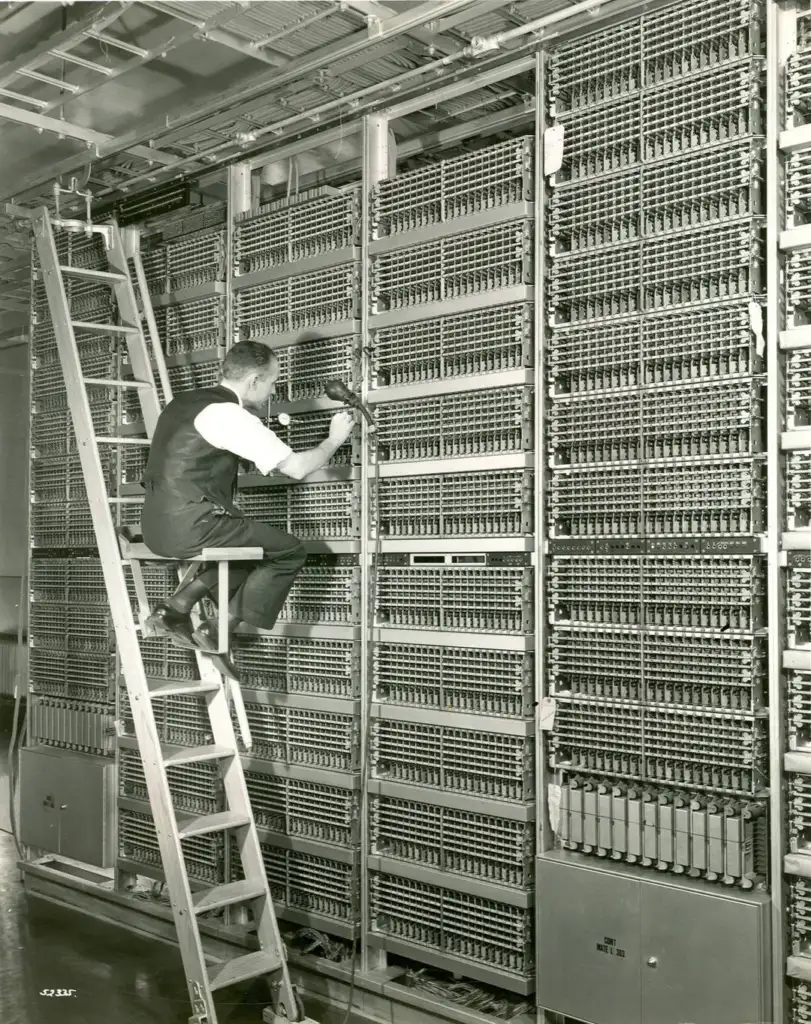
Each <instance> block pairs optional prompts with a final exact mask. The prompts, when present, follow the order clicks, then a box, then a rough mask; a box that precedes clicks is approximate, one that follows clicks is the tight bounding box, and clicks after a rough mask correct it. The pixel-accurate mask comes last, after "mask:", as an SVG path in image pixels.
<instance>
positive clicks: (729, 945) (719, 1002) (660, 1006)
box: [641, 885, 771, 1024]
mask: <svg viewBox="0 0 811 1024" xmlns="http://www.w3.org/2000/svg"><path fill="white" fill-rule="evenodd" d="M641 888H642V893H641V904H642V906H641V920H642V931H641V938H642V1020H643V1021H644V1022H645V1024H744V1022H748V1021H751V1022H753V1024H754V1022H759V1021H766V1020H770V1019H771V1018H770V1015H769V1014H768V1013H767V1011H766V1009H765V1006H764V1003H765V993H764V986H765V981H766V977H767V975H766V971H767V963H766V961H767V956H766V953H767V949H766V939H765V929H766V927H767V914H766V909H765V907H764V905H763V904H762V903H758V902H756V901H754V900H752V901H744V900H736V899H724V898H723V897H720V896H712V895H709V894H704V893H696V892H689V891H687V890H683V889H681V890H680V889H678V888H675V887H671V886H661V885H643V886H642V887H641Z"/></svg>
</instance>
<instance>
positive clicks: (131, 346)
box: [107, 224, 161, 437]
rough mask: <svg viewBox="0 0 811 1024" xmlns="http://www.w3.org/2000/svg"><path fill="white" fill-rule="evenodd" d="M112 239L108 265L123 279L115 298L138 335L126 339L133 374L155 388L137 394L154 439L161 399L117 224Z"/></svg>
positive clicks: (126, 325) (112, 230)
mask: <svg viewBox="0 0 811 1024" xmlns="http://www.w3.org/2000/svg"><path fill="white" fill-rule="evenodd" d="M109 239H110V244H109V247H108V249H107V262H108V263H109V265H110V266H111V267H112V268H113V269H114V270H115V271H116V272H117V273H119V274H121V275H122V277H123V280H121V281H118V282H117V283H116V284H115V286H114V291H115V298H116V302H117V304H118V309H119V311H120V313H121V319H122V321H123V323H124V326H125V327H133V328H135V330H136V332H137V333H134V334H128V335H127V339H126V341H127V352H128V354H129V358H130V365H131V366H132V372H133V374H134V375H135V379H136V380H142V381H147V382H149V383H150V384H151V385H152V387H150V388H143V389H142V390H140V391H139V392H138V398H139V400H140V403H141V411H142V412H143V417H144V424H145V426H146V432H147V436H148V437H151V436H152V434H153V433H154V431H155V426H156V425H157V422H158V417H159V416H160V413H161V406H160V399H159V397H158V393H157V390H156V389H155V387H154V383H155V377H154V374H153V371H152V361H151V359H150V357H149V350H148V348H147V343H146V338H145V337H144V332H143V325H142V323H141V317H140V316H139V314H138V303H137V301H136V298H135V290H134V288H133V286H132V278H131V276H130V270H129V264H128V262H127V253H126V251H125V249H124V242H123V239H122V237H121V231H120V229H119V227H118V225H117V224H112V225H110V234H109ZM150 310H151V306H150Z"/></svg>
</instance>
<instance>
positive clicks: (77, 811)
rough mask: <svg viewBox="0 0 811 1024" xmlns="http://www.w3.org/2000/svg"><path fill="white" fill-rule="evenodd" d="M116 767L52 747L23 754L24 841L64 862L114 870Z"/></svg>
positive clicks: (22, 834)
mask: <svg viewBox="0 0 811 1024" xmlns="http://www.w3.org/2000/svg"><path fill="white" fill-rule="evenodd" d="M114 800H115V765H114V763H113V762H112V761H110V760H109V759H108V758H104V757H97V756H95V755H92V754H74V755H70V754H68V753H67V752H66V751H64V750H60V749H58V748H54V747H45V746H37V747H30V748H27V749H24V750H22V751H21V752H20V841H21V842H22V843H23V844H24V845H25V846H33V847H36V848H37V849H39V850H47V851H48V852H50V853H58V854H61V855H62V856H63V857H71V858H73V859H74V860H80V861H83V862H84V863H86V864H93V865H95V866H96V867H100V868H107V867H112V865H113V863H114V861H115V829H114V827H113V818H112V815H113V811H112V808H113V806H114Z"/></svg>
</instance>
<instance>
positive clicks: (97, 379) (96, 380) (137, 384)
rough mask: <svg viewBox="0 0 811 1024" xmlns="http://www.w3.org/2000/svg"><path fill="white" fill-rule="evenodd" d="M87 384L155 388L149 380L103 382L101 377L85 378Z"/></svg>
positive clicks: (110, 386)
mask: <svg viewBox="0 0 811 1024" xmlns="http://www.w3.org/2000/svg"><path fill="white" fill-rule="evenodd" d="M84 382H85V384H103V385H104V386H105V387H108V388H136V389H137V388H153V387H154V386H155V385H154V384H152V383H151V382H150V381H148V380H102V379H101V378H100V377H85V378H84Z"/></svg>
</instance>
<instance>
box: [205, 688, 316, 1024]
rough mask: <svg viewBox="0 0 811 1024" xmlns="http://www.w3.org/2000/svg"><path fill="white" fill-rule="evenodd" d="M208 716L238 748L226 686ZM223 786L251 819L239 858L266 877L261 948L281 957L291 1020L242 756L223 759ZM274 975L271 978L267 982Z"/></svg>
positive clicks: (216, 734) (258, 921) (258, 914)
mask: <svg viewBox="0 0 811 1024" xmlns="http://www.w3.org/2000/svg"><path fill="white" fill-rule="evenodd" d="M208 709H209V717H210V719H211V729H212V737H213V740H214V743H215V744H216V745H217V746H225V747H228V746H230V747H232V748H233V749H235V750H236V749H237V742H236V736H235V734H234V725H233V722H232V719H231V714H230V709H229V704H228V698H227V696H226V693H225V688H224V687H222V686H221V687H220V689H219V690H217V691H216V692H215V693H212V694H211V695H210V697H209V699H208ZM222 779H223V788H224V790H225V797H226V802H227V804H228V807H229V809H230V810H233V811H238V812H239V813H244V814H245V815H246V816H248V817H249V818H250V825H248V826H247V827H245V828H241V829H238V830H235V836H236V839H237V844H238V847H239V853H240V859H241V860H242V866H243V870H244V873H245V878H246V879H257V878H258V879H264V880H265V887H266V892H265V895H264V896H261V897H259V898H257V899H255V900H252V901H251V909H252V910H253V916H254V923H255V925H256V931H257V937H258V938H259V944H260V947H261V948H262V949H274V948H275V949H276V950H278V952H279V956H280V958H281V970H280V973H279V975H278V976H277V977H276V978H275V979H274V980H276V981H277V982H278V983H279V985H280V990H281V991H280V999H281V1001H282V1003H283V1004H284V1006H285V1007H286V1008H287V1011H288V1013H289V1014H291V1015H293V1016H291V1018H290V1019H291V1020H295V1019H298V1017H297V1016H296V1015H295V1014H296V1008H297V1001H296V995H295V990H294V988H293V983H292V981H291V979H290V973H289V971H288V968H287V949H286V946H285V944H284V940H283V939H282V935H281V932H280V931H279V924H278V920H277V918H276V911H275V908H274V906H273V898H272V896H271V894H270V883H269V881H268V878H267V868H266V866H265V861H264V858H263V856H262V847H261V845H260V842H259V833H258V831H257V828H256V820H255V818H254V815H253V809H252V807H251V804H250V798H249V796H248V786H247V783H246V782H245V771H244V768H243V766H242V759H241V758H240V757H239V756H237V757H233V758H230V759H229V760H228V761H225V762H223V767H222ZM270 980H271V978H270V977H268V981H270Z"/></svg>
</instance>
